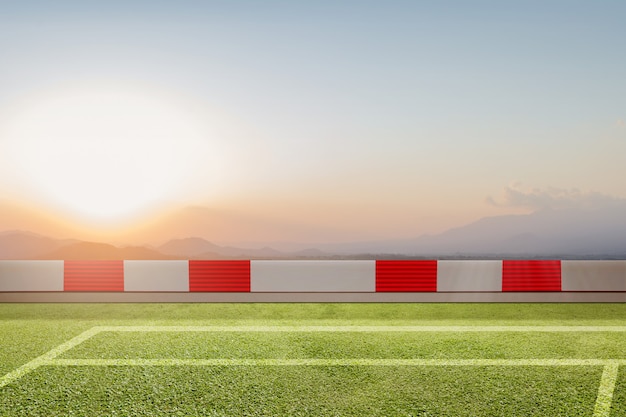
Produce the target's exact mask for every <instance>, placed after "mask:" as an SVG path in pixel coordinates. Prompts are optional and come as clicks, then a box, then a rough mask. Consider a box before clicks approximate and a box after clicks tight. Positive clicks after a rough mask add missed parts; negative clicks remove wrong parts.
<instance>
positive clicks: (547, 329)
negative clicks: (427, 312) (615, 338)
mask: <svg viewBox="0 0 626 417" xmlns="http://www.w3.org/2000/svg"><path fill="white" fill-rule="evenodd" d="M97 329H98V332H268V333H273V332H276V333H283V332H338V333H339V332H448V333H465V332H472V333H473V332H485V333H487V332H502V333H508V332H542V333H563V332H626V326H358V325H357V326H323V325H322V326H290V325H285V326H281V325H274V326H98V327H97Z"/></svg>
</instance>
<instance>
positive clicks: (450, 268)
mask: <svg viewBox="0 0 626 417" xmlns="http://www.w3.org/2000/svg"><path fill="white" fill-rule="evenodd" d="M438 268H439V269H438V273H437V291H440V292H457V291H468V292H485V291H487V292H491V291H502V262H501V261H439V263H438Z"/></svg>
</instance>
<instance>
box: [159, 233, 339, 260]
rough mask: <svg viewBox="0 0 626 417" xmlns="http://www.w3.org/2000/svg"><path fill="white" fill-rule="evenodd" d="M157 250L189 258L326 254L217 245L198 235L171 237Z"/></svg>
mask: <svg viewBox="0 0 626 417" xmlns="http://www.w3.org/2000/svg"><path fill="white" fill-rule="evenodd" d="M157 249H158V251H159V252H161V253H163V254H166V255H170V256H183V257H185V256H186V257H188V258H189V259H219V258H299V257H324V256H328V254H326V253H324V252H323V251H321V250H319V249H314V248H313V249H306V250H300V251H296V252H283V251H279V250H276V249H274V248H271V247H269V246H266V247H262V248H258V249H257V248H239V247H235V246H219V245H216V244H214V243H211V242H209V241H207V240H205V239H202V238H199V237H190V238H185V239H172V240H170V241H169V242H167V243H165V244H163V245H161V246H159V247H158V248H157Z"/></svg>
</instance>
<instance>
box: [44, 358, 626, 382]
mask: <svg viewBox="0 0 626 417" xmlns="http://www.w3.org/2000/svg"><path fill="white" fill-rule="evenodd" d="M42 365H50V366H438V367H439V366H441V367H444V366H501V367H509V366H546V367H548V366H604V367H605V369H606V368H607V367H615V368H617V367H618V366H619V365H626V359H624V360H619V361H617V360H607V359H352V358H301V359H296V358H294V359H243V358H242V359H226V358H223V359H221V358H220V359H176V358H169V359H50V360H47V361H45V362H43V363H42ZM604 379H606V378H605V377H604V375H603V381H604ZM605 384H608V382H607V383H605Z"/></svg>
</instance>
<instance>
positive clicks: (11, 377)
mask: <svg viewBox="0 0 626 417" xmlns="http://www.w3.org/2000/svg"><path fill="white" fill-rule="evenodd" d="M99 332H100V330H99V329H98V328H96V327H92V328H91V329H89V330H86V331H84V332H82V333H81V334H79V335H78V336H76V337H74V338H72V339H70V340H68V341H67V342H65V343H62V344H60V345H59V346H57V347H55V348H54V349H51V350H49V351H48V352H46V353H44V354H43V355H41V356H39V357H37V358H35V359H33V360H32V361H30V362H28V363H25V364H24V365H22V366H20V367H19V368H17V369H14V370H13V371H11V372H9V373H8V374H6V375H5V376H3V377H2V378H0V388H2V387H4V386H5V385H8V384H10V383H11V382H13V381H15V380H18V379H20V378H21V377H23V376H24V375H26V374H27V373H29V372H32V371H33V370H35V369H37V368H39V367H40V366H42V365H46V364H48V362H49V361H50V360H53V359H54V358H56V357H57V356H59V355H60V354H62V353H64V352H67V351H68V350H70V349H72V348H73V347H75V346H78V345H79V344H81V343H83V342H84V341H85V340H87V339H89V338H90V337H92V336H93V335H95V334H97V333H99Z"/></svg>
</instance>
